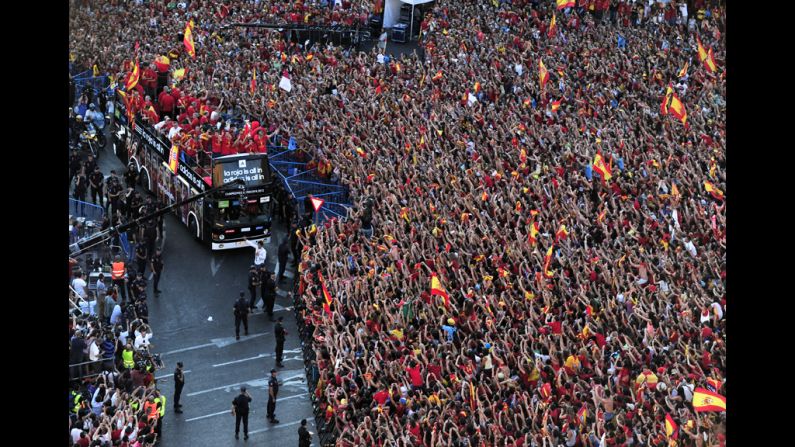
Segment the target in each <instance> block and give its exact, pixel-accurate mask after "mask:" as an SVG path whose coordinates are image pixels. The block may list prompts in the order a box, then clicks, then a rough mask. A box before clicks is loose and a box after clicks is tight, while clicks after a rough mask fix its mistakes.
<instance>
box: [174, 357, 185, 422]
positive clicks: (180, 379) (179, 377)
mask: <svg viewBox="0 0 795 447" xmlns="http://www.w3.org/2000/svg"><path fill="white" fill-rule="evenodd" d="M184 386H185V373H184V372H183V371H182V362H177V369H175V370H174V413H182V404H181V403H179V397H180V395H182V387H184Z"/></svg>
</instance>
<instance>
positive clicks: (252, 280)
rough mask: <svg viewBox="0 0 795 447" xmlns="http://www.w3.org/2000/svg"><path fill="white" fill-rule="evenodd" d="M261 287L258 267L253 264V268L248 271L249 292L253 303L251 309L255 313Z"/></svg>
mask: <svg viewBox="0 0 795 447" xmlns="http://www.w3.org/2000/svg"><path fill="white" fill-rule="evenodd" d="M259 285H260V275H259V272H257V266H256V265H254V264H251V268H250V269H249V271H248V291H249V292H250V293H251V302H250V303H249V307H250V308H251V311H252V312H253V311H254V309H255V308H256V307H257V287H259Z"/></svg>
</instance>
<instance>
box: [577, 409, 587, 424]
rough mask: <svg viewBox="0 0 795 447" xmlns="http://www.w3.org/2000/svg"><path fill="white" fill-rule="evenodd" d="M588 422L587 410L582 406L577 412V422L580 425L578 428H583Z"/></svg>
mask: <svg viewBox="0 0 795 447" xmlns="http://www.w3.org/2000/svg"><path fill="white" fill-rule="evenodd" d="M587 420H588V408H586V407H585V405H583V406H582V407H581V408H580V409H579V411H577V421H578V422H579V423H580V427H584V426H585V423H586V421H587Z"/></svg>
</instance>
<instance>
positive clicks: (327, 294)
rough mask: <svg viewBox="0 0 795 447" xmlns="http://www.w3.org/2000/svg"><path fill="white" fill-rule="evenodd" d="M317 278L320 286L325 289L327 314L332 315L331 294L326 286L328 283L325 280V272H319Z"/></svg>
mask: <svg viewBox="0 0 795 447" xmlns="http://www.w3.org/2000/svg"><path fill="white" fill-rule="evenodd" d="M317 279H318V281H320V288H321V289H322V290H323V310H325V311H326V313H327V314H329V315H331V301H332V298H331V294H330V293H328V289H327V288H326V283H325V281H323V274H322V273H320V272H317Z"/></svg>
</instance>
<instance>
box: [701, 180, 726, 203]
mask: <svg viewBox="0 0 795 447" xmlns="http://www.w3.org/2000/svg"><path fill="white" fill-rule="evenodd" d="M704 189H706V190H707V192H708V193H710V194H711V195H712V197H714V198H715V199H717V200H723V191H721V190H720V189H718V188H717V187H716V186H715V185H713V184H712V183H711V182H708V181H704Z"/></svg>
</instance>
